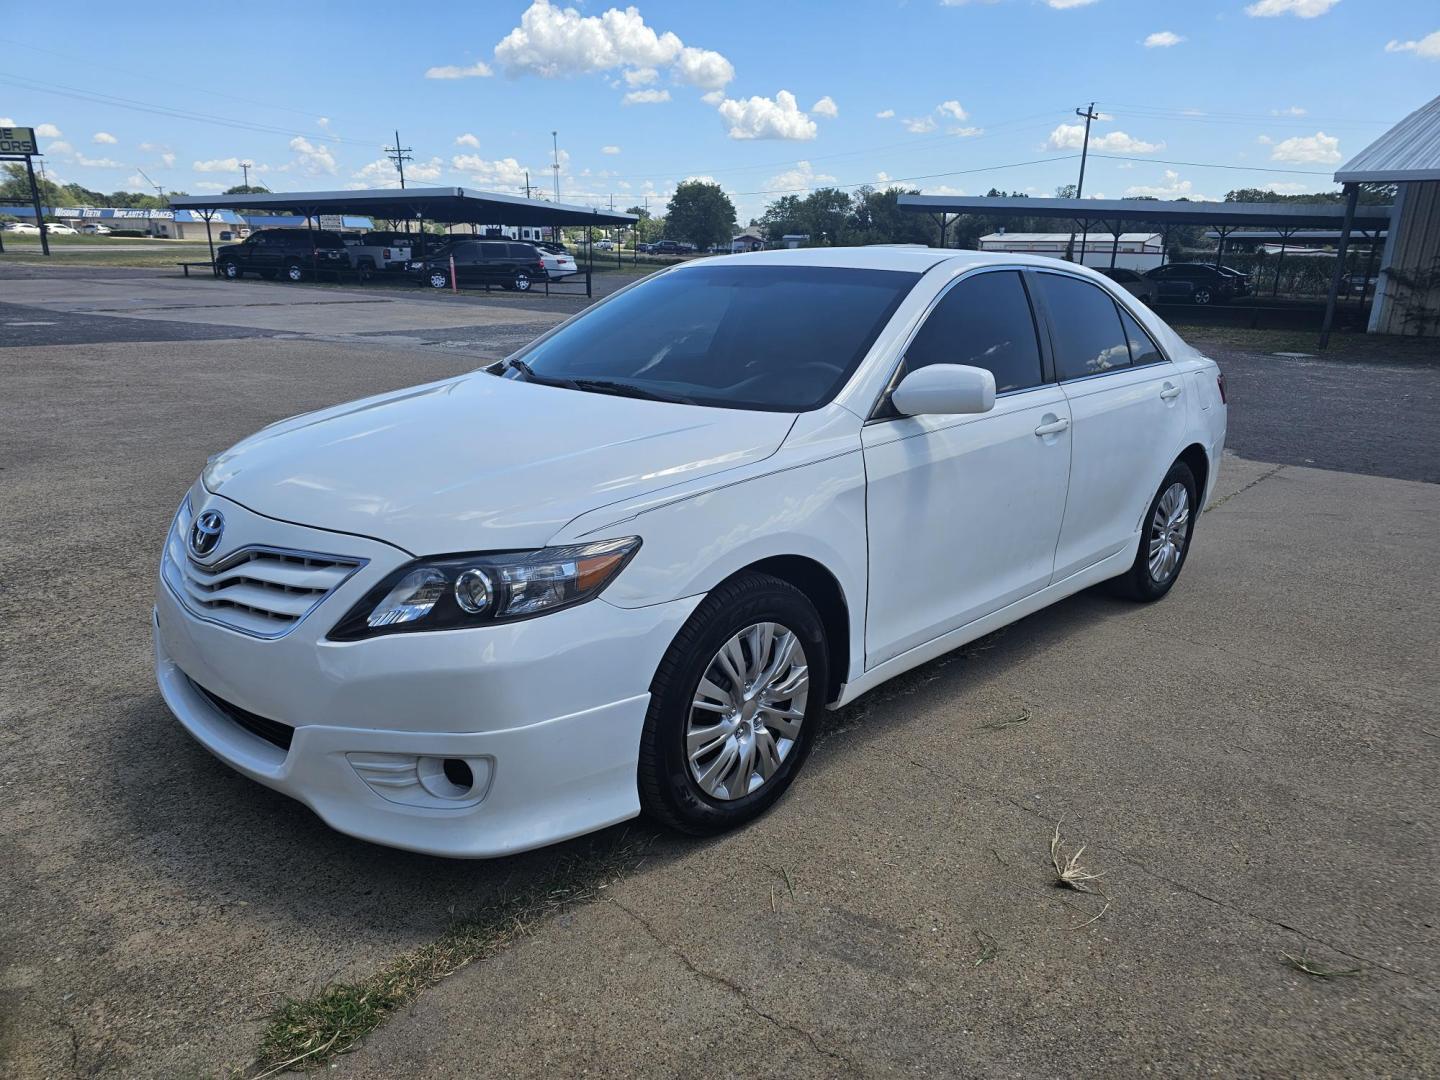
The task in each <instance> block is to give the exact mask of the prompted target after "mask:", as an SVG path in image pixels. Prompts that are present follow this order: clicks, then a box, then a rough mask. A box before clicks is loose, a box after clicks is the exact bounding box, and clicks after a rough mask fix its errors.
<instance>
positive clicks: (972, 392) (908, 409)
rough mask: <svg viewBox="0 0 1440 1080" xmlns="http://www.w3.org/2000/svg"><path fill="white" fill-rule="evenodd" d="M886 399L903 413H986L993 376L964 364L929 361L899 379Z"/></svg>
mask: <svg viewBox="0 0 1440 1080" xmlns="http://www.w3.org/2000/svg"><path fill="white" fill-rule="evenodd" d="M890 401H891V402H892V403H893V404H894V406H895V408H896V409H898V410H899V411H900V412H901V413H902V414H904V415H905V416H925V415H950V414H956V413H984V412H989V411H990V410H991V409H993V408H994V407H995V376H994V375H993V374H991V373H990V372H989V371H986V370H985V369H984V368H977V367H969V366H967V365H965V364H930V365H929V366H928V367H922V368H919V369H917V370H915V371H912V372H910V374H908V375H906V376H905V378H903V379H901V380H900V385H899V386H897V387H896V388H895V389H894V391H893V392H892V393H891V395H890Z"/></svg>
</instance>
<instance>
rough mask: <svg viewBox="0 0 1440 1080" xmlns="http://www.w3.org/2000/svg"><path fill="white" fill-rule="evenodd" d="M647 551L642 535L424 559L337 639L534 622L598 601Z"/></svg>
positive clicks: (350, 619) (363, 608) (341, 628)
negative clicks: (627, 566)
mask: <svg viewBox="0 0 1440 1080" xmlns="http://www.w3.org/2000/svg"><path fill="white" fill-rule="evenodd" d="M639 549H640V538H639V537H638V536H626V537H622V538H620V539H618V540H601V541H598V542H597V543H593V544H571V545H568V546H566V547H553V548H542V549H540V550H539V551H526V552H510V553H507V554H501V555H451V556H446V557H444V558H439V559H420V560H418V561H416V562H413V563H409V564H407V565H406V566H402V567H401V568H400V569H399V570H396V571H395V572H394V573H393V574H391V575H390V576H389V577H387V578H385V580H384V581H382V582H380V584H379V585H376V586H375V588H373V589H371V590H370V592H369V593H367V594H366V595H365V597H364V598H363V599H362V600H361V601H360V602H359V603H358V604H356V605H355V606H354V607H353V608H351V609H350V611H349V613H348V614H347V615H346V616H345V617H344V618H343V619H341V620H340V621H339V622H338V623H336V624H335V628H334V629H333V630H331V631H330V639H331V640H332V641H358V640H360V639H362V638H368V637H375V636H377V635H380V634H403V633H410V632H418V631H422V630H457V629H461V628H464V627H472V626H484V625H486V624H489V623H494V622H506V621H509V620H513V619H528V618H532V617H533V616H536V615H545V614H548V613H549V612H552V611H558V610H560V609H561V608H567V607H573V606H574V605H576V604H581V603H584V602H585V601H586V600H590V599H592V598H594V597H596V596H598V595H599V594H600V593H601V591H603V590H604V588H605V586H606V585H608V584H610V582H611V581H613V580H614V579H615V575H616V574H618V573H620V571H621V570H622V569H624V567H625V564H626V563H628V562H629V561H630V559H631V558H632V557H633V556H634V554H635V552H636V551H638V550H639Z"/></svg>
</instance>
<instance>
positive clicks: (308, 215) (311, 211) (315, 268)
mask: <svg viewBox="0 0 1440 1080" xmlns="http://www.w3.org/2000/svg"><path fill="white" fill-rule="evenodd" d="M319 215H320V211H319V210H317V209H315V208H314V207H307V208H306V210H305V231H306V232H308V233H309V234H310V280H311V281H318V280H319V279H320V261H319V258H318V256H319V252H318V251H317V250H316V247H315V226H314V224H313V220H312V219H313V218H315V217H318V216H319ZM335 281H336V284H339V281H340V279H339V278H338V277H337V278H336V279H335Z"/></svg>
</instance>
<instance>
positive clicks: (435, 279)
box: [430, 271, 450, 289]
mask: <svg viewBox="0 0 1440 1080" xmlns="http://www.w3.org/2000/svg"><path fill="white" fill-rule="evenodd" d="M449 284H450V282H449V281H447V280H446V279H445V275H444V274H442V273H440V272H439V271H436V272H435V273H433V274H431V275H430V287H431V288H432V289H443V288H445V286H446V285H449Z"/></svg>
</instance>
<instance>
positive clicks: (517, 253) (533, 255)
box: [510, 244, 540, 262]
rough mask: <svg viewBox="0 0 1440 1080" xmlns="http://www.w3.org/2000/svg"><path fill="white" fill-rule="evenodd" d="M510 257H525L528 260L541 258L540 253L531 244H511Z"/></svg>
mask: <svg viewBox="0 0 1440 1080" xmlns="http://www.w3.org/2000/svg"><path fill="white" fill-rule="evenodd" d="M510 258H512V259H523V260H525V261H526V262H535V261H536V260H537V259H539V258H540V255H539V253H538V252H537V251H536V250H535V249H534V248H533V247H531V246H530V245H529V244H511V245H510Z"/></svg>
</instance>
